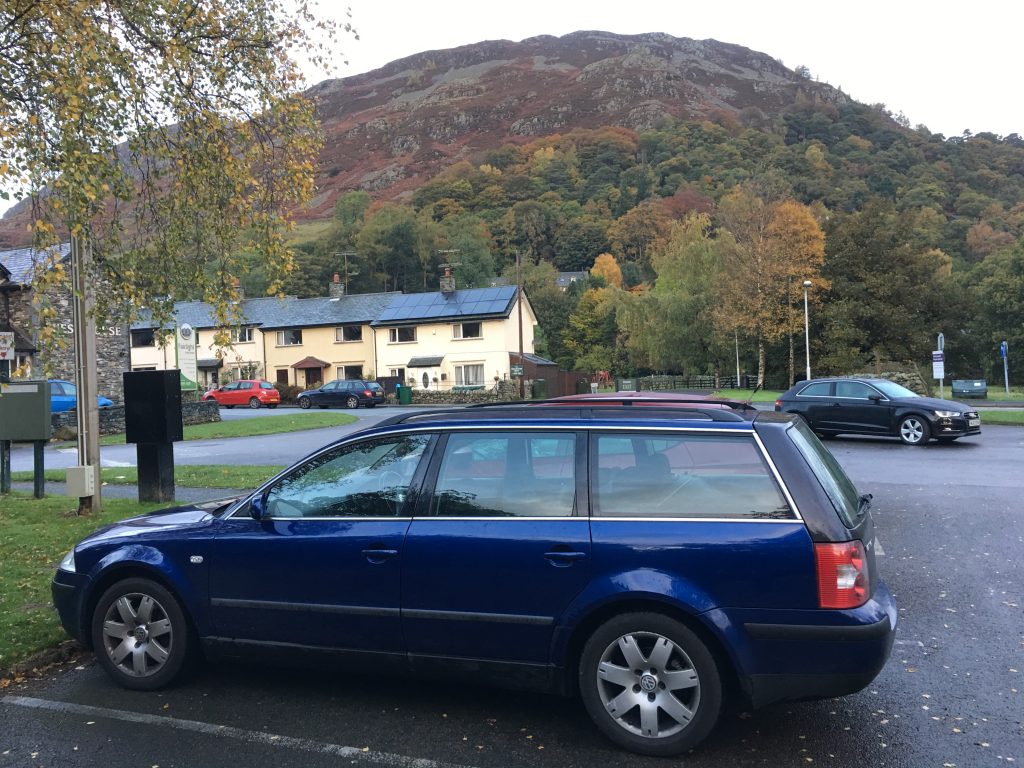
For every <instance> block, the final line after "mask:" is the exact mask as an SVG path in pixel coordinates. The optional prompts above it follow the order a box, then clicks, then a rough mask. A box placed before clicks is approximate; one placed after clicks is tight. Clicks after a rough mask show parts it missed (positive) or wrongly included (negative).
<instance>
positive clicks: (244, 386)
mask: <svg viewBox="0 0 1024 768" xmlns="http://www.w3.org/2000/svg"><path fill="white" fill-rule="evenodd" d="M203 400H216V401H217V404H218V405H223V406H224V407H225V408H234V407H235V406H236V405H248V406H249V407H250V408H259V407H260V406H263V405H265V406H266V407H267V408H277V404H278V403H280V402H281V393H280V392H278V391H277V389H276V388H275V387H274V385H273V384H271V383H270V382H269V381H266V380H265V379H241V380H239V381H232V382H230V383H228V384H225V385H224V386H223V387H219V388H218V387H214V388H213V389H211V390H209V391H208V392H207V393H206V394H205V395H203Z"/></svg>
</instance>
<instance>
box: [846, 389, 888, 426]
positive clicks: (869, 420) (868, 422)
mask: <svg viewBox="0 0 1024 768" xmlns="http://www.w3.org/2000/svg"><path fill="white" fill-rule="evenodd" d="M872 397H875V398H879V399H878V400H877V401H876V400H872V399H871V398H872ZM835 403H836V405H835V407H834V413H835V414H837V415H836V419H835V420H836V423H837V424H838V425H839V426H840V427H841V428H842V429H843V431H846V432H859V433H861V434H865V435H887V434H889V422H890V412H891V409H890V407H889V398H887V397H885V396H883V395H882V393H881V392H879V391H878V390H877V389H875V388H874V387H872V386H870V385H868V384H865V383H864V382H862V381H837V382H836V394H835Z"/></svg>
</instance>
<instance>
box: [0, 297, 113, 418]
mask: <svg viewBox="0 0 1024 768" xmlns="http://www.w3.org/2000/svg"><path fill="white" fill-rule="evenodd" d="M53 303H54V306H56V307H57V310H58V313H59V314H58V320H57V324H58V326H59V331H60V335H61V337H62V338H63V340H64V343H63V344H62V345H61V347H60V348H59V349H57V350H56V351H55V352H54V353H53V356H52V358H51V362H52V363H53V367H52V370H51V371H50V373H49V374H46V375H47V378H52V379H66V380H68V381H74V380H75V353H74V349H73V345H72V335H73V333H74V324H73V323H72V320H71V315H72V312H71V291H70V290H69V289H68V290H65V289H63V288H62V289H61V290H59V291H58V292H57V293H56V294H55V295H54V297H53ZM10 315H11V316H10V322H11V324H13V325H14V326H16V327H17V328H18V329H19V330H20V331H21V332H22V333H24V334H25V335H26V336H28V337H29V338H30V339H31V340H32V343H33V344H34V345H35V346H36V347H37V348H38V347H39V346H40V344H39V323H38V320H37V318H36V313H35V311H34V310H33V309H32V291H31V290H20V291H14V292H12V293H11V294H10ZM42 354H43V353H42V352H41V351H37V352H36V354H35V355H33V357H32V378H37V379H39V378H43V376H44V367H45V364H46V360H45V359H44V358H43V356H42ZM126 370H128V324H127V323H125V322H118V321H115V322H110V323H100V324H98V325H97V327H96V386H97V391H98V393H99V394H101V395H103V396H105V397H109V398H110V399H111V400H113V401H114V402H115V403H117V402H121V401H122V400H123V399H124V398H123V393H122V383H121V374H122V373H123V372H124V371H126Z"/></svg>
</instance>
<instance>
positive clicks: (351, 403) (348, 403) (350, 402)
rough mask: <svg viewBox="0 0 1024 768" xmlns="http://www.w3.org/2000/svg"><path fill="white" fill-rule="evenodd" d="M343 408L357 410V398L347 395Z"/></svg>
mask: <svg viewBox="0 0 1024 768" xmlns="http://www.w3.org/2000/svg"><path fill="white" fill-rule="evenodd" d="M345 407H346V408H358V407H359V398H358V397H356V396H355V395H349V396H348V399H347V400H345Z"/></svg>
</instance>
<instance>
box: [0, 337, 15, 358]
mask: <svg viewBox="0 0 1024 768" xmlns="http://www.w3.org/2000/svg"><path fill="white" fill-rule="evenodd" d="M13 357H14V334H13V333H11V332H10V331H4V332H2V333H0V360H11V359H12V358H13Z"/></svg>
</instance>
